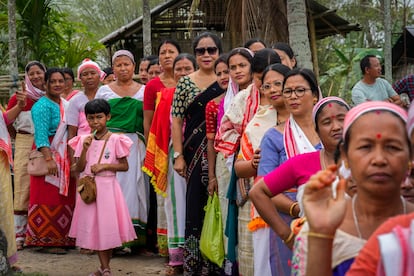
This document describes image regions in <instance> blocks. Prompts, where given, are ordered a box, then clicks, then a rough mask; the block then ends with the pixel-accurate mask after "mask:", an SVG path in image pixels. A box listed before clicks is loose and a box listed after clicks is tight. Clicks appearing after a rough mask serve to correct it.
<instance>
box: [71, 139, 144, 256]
mask: <svg viewBox="0 0 414 276" xmlns="http://www.w3.org/2000/svg"><path fill="white" fill-rule="evenodd" d="M87 136H88V135H82V136H76V137H74V138H72V139H71V140H70V141H69V142H68V144H69V145H70V146H71V147H72V148H73V149H74V151H75V154H74V156H75V157H80V155H81V152H82V148H83V141H84V140H85V138H86V137H87ZM104 143H105V141H104V140H95V139H93V140H92V143H91V145H90V147H89V149H88V151H87V154H86V162H87V163H86V166H85V170H84V171H83V172H82V173H81V175H80V177H82V176H84V175H93V174H92V173H91V166H92V165H94V164H96V163H98V160H99V155H100V153H101V151H102V147H103V146H104ZM131 145H132V141H131V139H129V138H128V137H126V136H125V135H118V134H112V135H111V136H110V137H109V139H108V142H107V144H106V146H105V150H104V153H103V155H102V159H101V162H100V163H103V164H104V163H109V164H116V163H118V160H117V158H122V157H126V156H128V154H129V149H130V147H131ZM95 181H96V190H97V194H96V202H93V203H91V204H85V203H84V202H83V201H82V199H81V198H80V195H79V193H78V194H77V195H76V206H75V210H74V212H73V218H72V224H71V227H70V231H69V236H70V237H73V238H76V245H77V246H79V247H81V248H86V249H92V250H107V249H111V248H115V247H119V246H121V245H122V243H124V242H128V241H132V240H134V239H136V238H137V236H136V234H135V231H134V227H133V225H132V222H131V217H130V215H129V212H128V207H127V205H126V203H125V199H124V196H123V194H122V191H121V187H120V185H119V183H118V181H117V179H116V173H115V172H112V171H103V172H100V173H98V174H97V175H96V176H95Z"/></svg>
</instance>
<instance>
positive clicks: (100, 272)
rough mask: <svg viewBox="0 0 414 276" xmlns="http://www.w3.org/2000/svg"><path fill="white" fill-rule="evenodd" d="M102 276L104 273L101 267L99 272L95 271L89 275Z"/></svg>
mask: <svg viewBox="0 0 414 276" xmlns="http://www.w3.org/2000/svg"><path fill="white" fill-rule="evenodd" d="M101 275H103V271H102V269H101V268H100V267H99V268H98V271H95V272H92V273H91V274H89V276H101Z"/></svg>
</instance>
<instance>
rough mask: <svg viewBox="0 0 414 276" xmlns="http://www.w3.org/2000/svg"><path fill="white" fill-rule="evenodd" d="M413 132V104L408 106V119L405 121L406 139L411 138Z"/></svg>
mask: <svg viewBox="0 0 414 276" xmlns="http://www.w3.org/2000/svg"><path fill="white" fill-rule="evenodd" d="M413 130H414V104H412V105H411V106H410V109H409V110H408V119H407V133H408V138H411V134H412V132H413Z"/></svg>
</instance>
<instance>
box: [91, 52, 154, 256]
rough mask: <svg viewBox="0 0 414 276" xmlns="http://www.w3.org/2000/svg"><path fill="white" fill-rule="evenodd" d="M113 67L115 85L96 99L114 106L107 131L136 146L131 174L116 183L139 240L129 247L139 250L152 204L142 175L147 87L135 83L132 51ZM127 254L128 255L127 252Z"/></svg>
mask: <svg viewBox="0 0 414 276" xmlns="http://www.w3.org/2000/svg"><path fill="white" fill-rule="evenodd" d="M112 64H113V66H112V68H113V71H114V74H115V81H113V82H111V83H110V84H108V85H104V86H101V87H100V88H99V89H98V92H97V93H96V96H95V98H96V99H105V100H107V101H108V103H109V105H110V106H111V119H110V120H109V121H108V123H107V126H108V129H109V130H110V131H111V132H114V133H124V134H125V135H126V136H128V137H129V138H130V139H131V140H132V141H133V142H134V143H133V145H132V147H131V152H130V154H129V156H128V164H129V170H128V171H126V172H117V179H118V181H119V183H120V184H121V189H122V192H123V193H124V197H125V201H126V203H127V205H128V210H129V214H130V215H131V219H132V223H133V225H134V228H135V231H136V234H137V237H138V239H137V240H135V241H134V242H131V243H128V245H126V246H127V247H128V246H135V245H136V246H138V245H144V244H145V237H146V224H147V217H148V200H149V199H148V194H149V187H148V185H147V184H146V183H145V182H144V174H143V172H142V171H141V167H142V164H143V161H144V157H145V143H144V134H143V131H144V129H143V110H142V106H143V102H142V101H143V98H144V86H143V85H142V84H140V83H138V82H136V81H134V80H133V76H134V70H135V59H134V56H133V54H132V53H131V52H130V51H128V50H118V51H116V52H115V53H114V55H113V56H112ZM125 251H126V252H129V250H128V249H126V250H125Z"/></svg>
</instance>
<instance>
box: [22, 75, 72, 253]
mask: <svg viewBox="0 0 414 276" xmlns="http://www.w3.org/2000/svg"><path fill="white" fill-rule="evenodd" d="M45 81H46V95H45V96H44V97H42V98H40V99H39V100H38V101H37V102H36V103H35V104H34V105H33V108H32V119H33V124H34V144H35V148H36V149H37V150H38V151H40V152H41V153H42V154H43V156H44V158H45V161H46V165H47V169H48V174H47V175H45V176H33V175H31V176H30V201H29V214H28V226H27V233H26V244H27V245H31V246H40V247H42V249H41V250H43V251H44V252H47V253H56V254H64V253H66V252H67V251H66V249H67V248H68V247H72V246H74V244H75V243H74V240H73V239H70V238H69V237H68V232H69V228H70V222H71V219H72V215H73V209H74V206H75V192H76V187H75V186H76V185H75V182H74V181H73V182H71V181H70V175H69V158H68V153H67V146H66V143H67V122H66V109H67V102H66V101H65V100H64V99H63V98H62V97H61V94H62V93H63V91H64V89H65V76H64V73H63V71H62V70H61V69H58V68H51V69H48V70H47V71H46V74H45Z"/></svg>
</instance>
